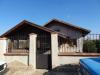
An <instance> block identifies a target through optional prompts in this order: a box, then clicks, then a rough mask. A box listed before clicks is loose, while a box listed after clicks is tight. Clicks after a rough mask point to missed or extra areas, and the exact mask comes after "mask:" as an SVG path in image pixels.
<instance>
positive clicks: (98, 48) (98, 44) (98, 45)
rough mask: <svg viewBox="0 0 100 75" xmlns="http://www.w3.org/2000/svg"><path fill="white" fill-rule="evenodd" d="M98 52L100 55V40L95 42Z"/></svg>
mask: <svg viewBox="0 0 100 75" xmlns="http://www.w3.org/2000/svg"><path fill="white" fill-rule="evenodd" d="M95 44H96V47H97V52H98V53H100V40H97V41H95Z"/></svg>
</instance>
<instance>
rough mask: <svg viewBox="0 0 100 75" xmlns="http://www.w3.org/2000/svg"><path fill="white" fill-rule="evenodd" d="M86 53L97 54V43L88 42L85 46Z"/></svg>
mask: <svg viewBox="0 0 100 75" xmlns="http://www.w3.org/2000/svg"><path fill="white" fill-rule="evenodd" d="M83 51H84V52H91V53H92V52H97V48H96V43H95V41H93V40H86V41H84V44H83Z"/></svg>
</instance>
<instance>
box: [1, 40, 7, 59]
mask: <svg viewBox="0 0 100 75" xmlns="http://www.w3.org/2000/svg"><path fill="white" fill-rule="evenodd" d="M6 47H7V42H6V38H0V60H5V57H4V53H5V52H6Z"/></svg>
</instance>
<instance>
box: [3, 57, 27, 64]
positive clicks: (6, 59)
mask: <svg viewBox="0 0 100 75" xmlns="http://www.w3.org/2000/svg"><path fill="white" fill-rule="evenodd" d="M5 61H6V62H7V63H11V62H13V61H18V62H21V63H23V64H25V65H28V56H5Z"/></svg>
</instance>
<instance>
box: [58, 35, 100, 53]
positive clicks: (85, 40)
mask: <svg viewBox="0 0 100 75" xmlns="http://www.w3.org/2000/svg"><path fill="white" fill-rule="evenodd" d="M58 45H59V52H86V53H100V34H88V35H87V36H85V37H78V38H76V39H72V38H66V39H64V38H59V39H58Z"/></svg>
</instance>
